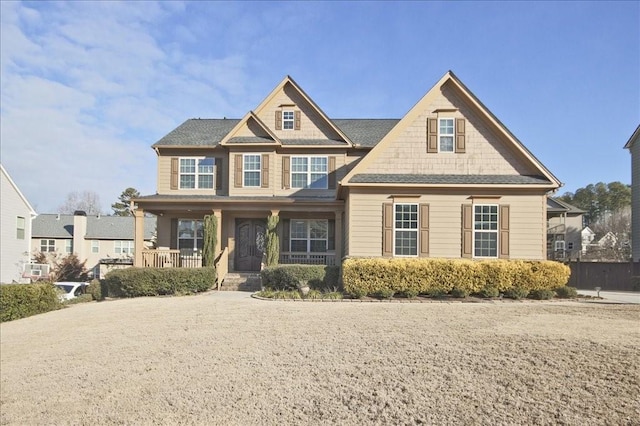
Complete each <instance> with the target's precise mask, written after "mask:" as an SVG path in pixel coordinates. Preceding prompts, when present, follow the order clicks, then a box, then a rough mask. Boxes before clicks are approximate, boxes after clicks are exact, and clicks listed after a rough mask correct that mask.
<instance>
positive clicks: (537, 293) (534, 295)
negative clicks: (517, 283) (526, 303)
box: [529, 289, 556, 300]
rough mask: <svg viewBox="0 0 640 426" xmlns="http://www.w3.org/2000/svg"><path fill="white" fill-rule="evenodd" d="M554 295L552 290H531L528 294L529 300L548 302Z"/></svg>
mask: <svg viewBox="0 0 640 426" xmlns="http://www.w3.org/2000/svg"><path fill="white" fill-rule="evenodd" d="M555 295H556V293H555V291H553V290H546V289H535V290H531V292H530V293H529V299H536V300H549V299H553V296H555Z"/></svg>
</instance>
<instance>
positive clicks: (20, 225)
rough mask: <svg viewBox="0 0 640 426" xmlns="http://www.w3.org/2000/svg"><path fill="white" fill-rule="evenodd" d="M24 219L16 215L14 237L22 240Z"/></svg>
mask: <svg viewBox="0 0 640 426" xmlns="http://www.w3.org/2000/svg"><path fill="white" fill-rule="evenodd" d="M25 223H26V222H25V220H24V217H22V216H17V217H16V238H17V239H19V240H24V228H25Z"/></svg>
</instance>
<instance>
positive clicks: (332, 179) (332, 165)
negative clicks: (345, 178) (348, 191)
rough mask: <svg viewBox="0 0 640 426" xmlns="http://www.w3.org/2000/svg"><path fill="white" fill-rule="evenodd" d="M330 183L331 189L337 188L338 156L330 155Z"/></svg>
mask: <svg viewBox="0 0 640 426" xmlns="http://www.w3.org/2000/svg"><path fill="white" fill-rule="evenodd" d="M328 163H329V164H328V170H327V172H328V173H329V175H328V184H327V187H328V188H329V189H336V157H329V161H328Z"/></svg>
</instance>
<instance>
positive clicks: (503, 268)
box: [342, 258, 571, 297]
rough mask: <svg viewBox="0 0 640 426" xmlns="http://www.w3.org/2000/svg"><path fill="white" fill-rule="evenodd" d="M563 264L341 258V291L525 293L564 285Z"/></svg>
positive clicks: (566, 278) (566, 274)
mask: <svg viewBox="0 0 640 426" xmlns="http://www.w3.org/2000/svg"><path fill="white" fill-rule="evenodd" d="M570 273H571V271H570V269H569V267H568V266H566V265H563V264H562V263H558V262H554V261H524V260H490V261H473V260H462V259H397V258H396V259H381V258H374V259H347V260H345V261H344V262H343V264H342V282H343V285H344V290H345V291H346V292H347V293H350V294H353V295H357V296H359V297H363V295H376V294H380V292H383V291H393V292H395V293H407V292H412V293H415V292H417V294H447V293H450V292H451V291H452V290H453V289H454V288H456V292H462V293H468V294H479V293H481V292H482V291H483V289H485V288H487V287H492V288H496V289H497V290H498V292H505V291H507V290H509V289H511V288H512V287H519V288H523V289H526V290H528V291H533V290H552V289H555V288H558V287H561V286H564V285H566V283H567V282H568V281H569V274H570Z"/></svg>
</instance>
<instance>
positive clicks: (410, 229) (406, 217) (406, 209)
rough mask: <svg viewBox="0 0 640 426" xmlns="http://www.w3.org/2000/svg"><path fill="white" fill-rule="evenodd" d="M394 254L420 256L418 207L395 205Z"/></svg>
mask: <svg viewBox="0 0 640 426" xmlns="http://www.w3.org/2000/svg"><path fill="white" fill-rule="evenodd" d="M394 219H395V220H394V229H393V233H394V254H395V255H396V256H417V255H418V205H417V204H395V205H394Z"/></svg>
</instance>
